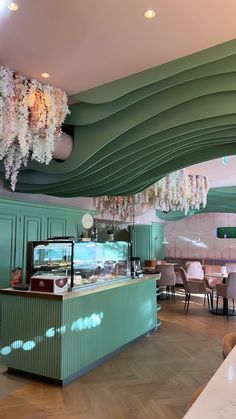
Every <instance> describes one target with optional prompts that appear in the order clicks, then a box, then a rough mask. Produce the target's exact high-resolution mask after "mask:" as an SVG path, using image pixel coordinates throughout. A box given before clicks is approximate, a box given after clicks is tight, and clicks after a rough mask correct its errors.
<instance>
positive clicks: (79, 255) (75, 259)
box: [26, 240, 131, 289]
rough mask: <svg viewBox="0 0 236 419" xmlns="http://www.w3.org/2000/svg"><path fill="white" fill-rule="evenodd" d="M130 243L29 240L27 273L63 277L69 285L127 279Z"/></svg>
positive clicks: (74, 286) (128, 274)
mask: <svg viewBox="0 0 236 419" xmlns="http://www.w3.org/2000/svg"><path fill="white" fill-rule="evenodd" d="M130 247H131V246H130V243H129V242H124V241H117V242H115V241H110V242H109V241H107V242H103V243H101V242H89V241H88V242H84V241H73V240H47V241H34V242H28V248H27V274H26V277H27V278H26V280H27V282H28V283H29V282H30V278H31V276H33V275H37V276H38V275H43V276H44V277H45V276H46V277H47V276H48V277H52V275H56V276H58V275H61V276H66V277H67V278H68V282H69V288H71V289H72V288H78V287H87V286H91V285H98V284H104V283H108V282H111V281H115V280H121V279H124V278H127V277H128V278H130V276H131V271H130V268H131V266H130Z"/></svg>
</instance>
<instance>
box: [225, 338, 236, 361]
mask: <svg viewBox="0 0 236 419" xmlns="http://www.w3.org/2000/svg"><path fill="white" fill-rule="evenodd" d="M235 345H236V332H230V333H226V335H224V337H223V354H224V357H225V358H226V357H227V356H228V355H229V353H230V351H232V349H233V348H234V346H235Z"/></svg>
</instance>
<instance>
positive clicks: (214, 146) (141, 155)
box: [16, 40, 236, 197]
mask: <svg viewBox="0 0 236 419" xmlns="http://www.w3.org/2000/svg"><path fill="white" fill-rule="evenodd" d="M78 77H79V75H78ZM71 100H72V101H73V105H71V115H70V116H68V118H67V120H66V124H68V125H70V126H71V125H72V126H73V127H74V149H73V153H72V154H71V156H70V157H69V158H68V159H67V161H65V162H61V163H60V162H57V161H52V162H51V163H50V164H49V165H48V166H46V165H41V164H38V163H33V162H31V163H30V164H29V165H28V167H27V168H26V169H23V170H21V172H20V174H19V177H18V184H17V188H16V191H18V192H28V193H44V194H48V195H55V196H62V197H72V196H97V195H104V194H110V195H112V194H113V195H117V194H118V195H119V194H123V195H124V194H132V193H136V192H138V191H141V190H143V189H145V188H146V187H148V186H150V185H151V184H152V183H154V182H155V181H157V180H159V179H161V178H162V177H163V176H165V175H166V174H167V173H169V172H171V171H174V170H177V169H179V168H182V167H186V166H189V165H192V164H195V163H199V162H202V161H207V160H210V159H212V158H217V157H221V156H224V155H232V154H234V153H235V146H236V40H233V41H230V42H227V43H225V44H221V45H218V46H216V47H213V48H209V49H207V50H204V51H201V52H198V53H196V54H192V55H190V56H187V57H183V58H181V59H178V60H175V61H172V62H170V63H166V64H163V65H161V66H159V67H155V68H152V69H149V70H146V71H143V72H141V73H138V74H134V75H132V76H129V77H126V78H123V79H120V80H116V81H114V82H112V83H108V84H106V85H103V86H99V87H97V88H94V89H91V90H89V91H86V92H81V93H78V94H77V95H74V96H73V97H72V98H71Z"/></svg>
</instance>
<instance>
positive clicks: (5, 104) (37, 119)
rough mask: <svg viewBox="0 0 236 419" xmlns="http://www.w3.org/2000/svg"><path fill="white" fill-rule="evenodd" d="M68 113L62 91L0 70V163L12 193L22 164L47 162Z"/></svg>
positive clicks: (9, 71)
mask: <svg viewBox="0 0 236 419" xmlns="http://www.w3.org/2000/svg"><path fill="white" fill-rule="evenodd" d="M68 113H69V109H68V105H67V96H66V93H65V92H64V91H63V90H61V89H59V88H55V87H53V86H49V85H44V84H41V83H39V82H38V81H36V80H27V79H26V77H24V76H23V75H21V74H19V73H16V72H13V71H11V70H10V69H9V68H7V67H4V66H0V160H3V163H4V167H5V177H6V179H9V178H10V180H11V188H12V190H13V191H14V190H15V186H16V182H17V175H18V172H19V169H20V167H21V165H22V164H23V165H24V166H26V165H27V163H28V160H29V159H32V160H36V161H38V162H40V163H45V164H48V163H49V162H50V160H51V159H52V153H53V150H54V145H55V142H56V141H58V140H59V139H60V136H61V125H62V123H63V121H64V120H65V117H66V115H67V114H68Z"/></svg>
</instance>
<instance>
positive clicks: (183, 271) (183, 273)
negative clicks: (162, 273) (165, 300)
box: [179, 267, 189, 293]
mask: <svg viewBox="0 0 236 419" xmlns="http://www.w3.org/2000/svg"><path fill="white" fill-rule="evenodd" d="M179 270H180V274H181V278H182V281H183V284H184V289H185V292H187V293H188V292H189V287H188V279H187V274H186V271H185V269H184V268H182V267H180V268H179Z"/></svg>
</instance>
